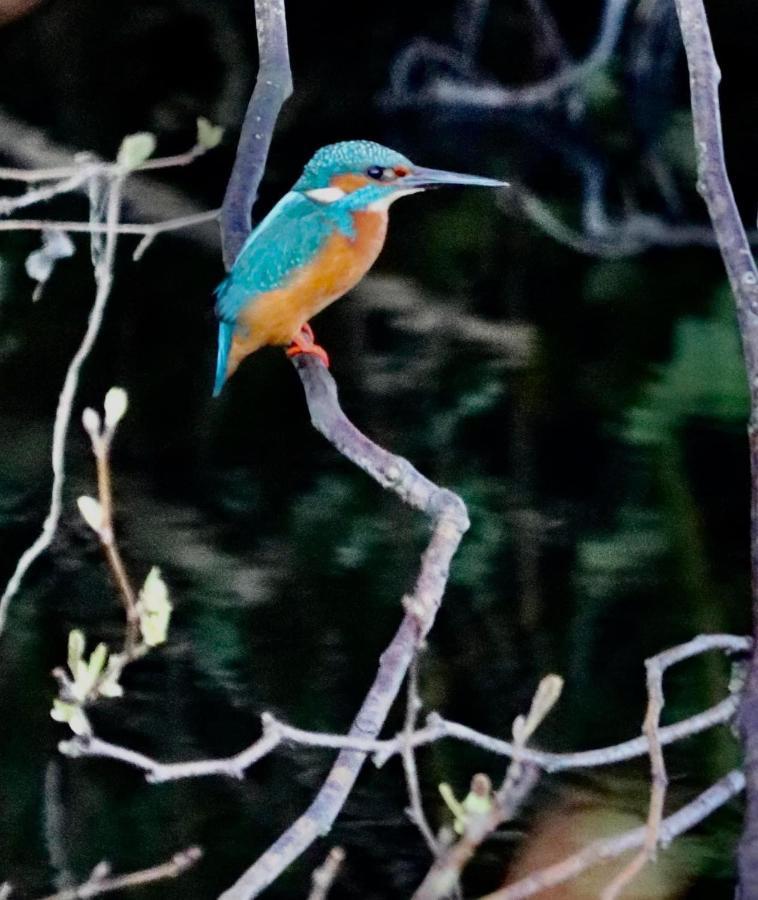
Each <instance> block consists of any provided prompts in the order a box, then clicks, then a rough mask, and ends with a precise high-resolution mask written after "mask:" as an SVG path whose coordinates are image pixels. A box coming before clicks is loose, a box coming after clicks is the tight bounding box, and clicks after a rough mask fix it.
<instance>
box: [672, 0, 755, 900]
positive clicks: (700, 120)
mask: <svg viewBox="0 0 758 900" xmlns="http://www.w3.org/2000/svg"><path fill="white" fill-rule="evenodd" d="M676 11H677V15H678V17H679V25H680V27H681V31H682V38H683V40H684V48H685V51H686V53H687V65H688V67H689V73H690V90H691V95H692V117H693V125H694V131H695V147H696V150H697V161H698V190H699V192H700V194H701V195H702V197H703V199H704V200H705V202H706V205H707V206H708V213H709V215H710V218H711V222H712V224H713V230H714V232H715V234H716V239H717V241H718V245H719V249H720V250H721V256H722V259H723V261H724V266H725V267H726V271H727V274H728V276H729V282H730V284H731V287H732V292H733V294H734V299H735V303H736V306H737V320H738V322H739V327H740V335H741V337H742V348H743V353H744V357H745V366H746V369H747V378H748V386H749V389H750V399H751V415H750V423H749V427H748V435H749V446H750V470H751V485H752V500H751V513H750V517H751V538H750V559H751V569H752V586H753V587H752V595H753V627H754V633H755V634H758V269H756V265H755V261H754V259H753V255H752V252H751V250H750V245H749V243H748V240H747V237H746V235H745V229H744V227H743V225H742V221H741V219H740V216H739V212H738V210H737V205H736V203H735V200H734V195H733V193H732V187H731V184H730V182H729V177H728V175H727V171H726V163H725V159H724V146H723V141H722V134H721V113H720V109H719V97H718V84H719V80H720V72H719V68H718V64H717V62H716V57H715V54H714V50H713V43H712V41H711V35H710V30H709V28H708V20H707V18H706V14H705V7H704V5H703V0H676ZM740 727H741V733H742V741H743V745H744V753H745V776H746V794H747V809H746V817H745V827H744V831H743V835H742V841H741V844H740V849H739V869H740V886H741V889H742V891H743V893H742V894H741V896H742V900H750V898H758V649H756V648H755V647H754V650H753V656H752V659H751V662H750V668H749V672H748V678H747V683H746V686H745V692H744V696H743V701H742V707H741V712H740Z"/></svg>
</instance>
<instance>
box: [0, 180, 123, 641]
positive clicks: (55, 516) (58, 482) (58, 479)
mask: <svg viewBox="0 0 758 900" xmlns="http://www.w3.org/2000/svg"><path fill="white" fill-rule="evenodd" d="M122 185H123V176H121V175H119V176H116V177H115V178H114V179H113V180H112V181H111V182H110V184H109V185H108V189H107V190H108V199H107V205H106V213H105V224H106V226H107V228H106V232H105V246H104V249H103V256H102V259H101V264H100V265H98V266H97V267H96V268H95V281H96V285H97V289H96V293H95V301H94V303H93V306H92V310H91V311H90V315H89V320H88V322H87V329H86V331H85V333H84V337H83V338H82V342H81V344H80V345H79V348H78V349H77V351H76V353H75V354H74V356H73V358H72V360H71V362H70V363H69V367H68V370H67V372H66V378H65V380H64V382H63V389H62V390H61V393H60V397H59V398H58V407H57V410H56V413H55V424H54V425H53V445H52V453H51V461H52V469H53V484H52V490H51V496H50V508H49V511H48V514H47V517H46V518H45V521H44V523H43V525H42V531H41V532H40V534H39V536H38V537H37V539H36V540H35V541H34V542H33V543H32V544H31V546H30V547H28V548H27V549H26V550H25V551H24V553H23V554H22V555H21V557H20V558H19V560H18V562H17V563H16V568H15V570H14V572H13V574H12V575H11V578H10V580H9V581H8V584H7V585H6V587H5V590H4V591H3V594H2V596H0V634H2V631H3V628H4V626H5V621H6V618H7V615H8V607H9V605H10V602H11V600H12V599H13V597H14V596H15V595H16V593H17V592H18V589H19V588H20V587H21V582H22V580H23V578H24V575H25V574H26V572H27V571H28V569H29V567H30V566H31V565H32V563H33V562H34V561H35V560H36V559H37V558H38V557H39V556H40V554H42V553H43V552H44V551H45V550H46V549H47V548H48V547H49V546H50V543H51V542H52V540H53V537H54V535H55V532H56V530H57V528H58V521H59V519H60V515H61V505H62V497H63V482H64V478H65V456H66V438H67V436H68V426H69V423H70V421H71V413H72V410H73V405H74V399H75V396H76V389H77V386H78V384H79V372H80V371H81V367H82V365H83V364H84V361H85V360H86V359H87V357H88V356H89V353H90V350H91V349H92V347H93V345H94V343H95V340H96V338H97V335H98V332H99V331H100V325H101V324H102V321H103V314H104V312H105V306H106V304H107V302H108V298H109V296H110V292H111V286H112V284H113V266H114V263H115V259H116V246H117V243H118V233H117V231H116V228H117V226H118V218H119V213H120V209H121V189H122Z"/></svg>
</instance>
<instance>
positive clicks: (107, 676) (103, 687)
mask: <svg viewBox="0 0 758 900" xmlns="http://www.w3.org/2000/svg"><path fill="white" fill-rule="evenodd" d="M126 661H127V660H126V658H125V656H124V655H123V654H122V653H111V655H110V656H109V657H108V665H107V667H106V669H105V673H104V674H103V676H102V677H101V678H100V681H99V683H98V686H97V692H98V694H99V695H100V696H101V697H109V698H111V697H123V696H124V689H123V688H122V687H121V685H120V684H119V678H121V673H122V672H123V670H124V665H125V664H126Z"/></svg>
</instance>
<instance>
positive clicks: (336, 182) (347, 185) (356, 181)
mask: <svg viewBox="0 0 758 900" xmlns="http://www.w3.org/2000/svg"><path fill="white" fill-rule="evenodd" d="M369 183H370V179H369V178H368V177H367V176H366V175H358V174H357V173H353V172H348V173H347V174H346V175H335V176H334V178H332V180H331V181H330V182H329V184H330V185H331V186H332V187H336V188H339V189H340V190H341V191H344V192H345V193H346V194H352V193H353V191H357V190H358V188H362V187H365V186H366V185H367V184H369Z"/></svg>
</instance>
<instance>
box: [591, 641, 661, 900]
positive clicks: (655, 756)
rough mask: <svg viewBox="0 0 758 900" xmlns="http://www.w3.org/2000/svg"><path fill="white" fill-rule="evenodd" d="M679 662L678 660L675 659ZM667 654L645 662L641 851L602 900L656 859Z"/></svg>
mask: <svg viewBox="0 0 758 900" xmlns="http://www.w3.org/2000/svg"><path fill="white" fill-rule="evenodd" d="M677 661H678V660H677ZM668 665H669V663H668V662H667V661H666V654H665V653H661V654H659V655H658V656H654V657H652V658H651V659H648V660H646V661H645V666H646V668H647V693H648V704H647V712H646V713H645V722H644V725H643V731H644V733H645V735H646V737H647V739H648V746H649V751H648V752H649V754H650V778H651V790H650V805H649V808H648V814H647V824H646V826H645V827H646V829H647V834H646V836H645V843H644V844H643V845H642V848H641V849H640V852H639V853H638V854H637V855H636V856H635V857H634V858H633V859H631V860H630V862H629V863H628V865H626V866H625V867H624V868H623V869H622V870H621V871H620V872H619V873H618V875H616V877H615V878H614V879H613V880H612V881H611V882H610V883H609V884H608V885H607V886H606V888H605V889H604V891H603V893H602V894H601V900H617V898H618V897H620V896H621V894H622V892H623V891H624V889H625V888H626V887H627V886H628V885H630V884H631V883H632V881H633V880H634V879H635V878H636V877H637V875H638V874H639V872H641V871H642V869H643V868H644V867H645V865H646V864H647V863H648V862H649V861H652V860H654V859H655V854H656V851H657V849H658V841H659V840H660V831H661V821H662V820H663V808H664V803H665V801H666V788H667V787H668V778H667V775H666V761H665V760H664V758H663V747H662V746H661V740H660V722H661V713H662V711H663V705H664V702H665V700H664V695H663V673H664V671H665V670H666V668H667V667H668Z"/></svg>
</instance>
